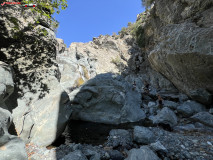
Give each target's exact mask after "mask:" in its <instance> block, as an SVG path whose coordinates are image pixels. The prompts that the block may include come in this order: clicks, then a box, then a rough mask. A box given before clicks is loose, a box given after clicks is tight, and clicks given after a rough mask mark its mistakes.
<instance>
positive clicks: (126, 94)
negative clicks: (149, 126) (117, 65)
mask: <svg viewBox="0 0 213 160" xmlns="http://www.w3.org/2000/svg"><path fill="white" fill-rule="evenodd" d="M69 97H70V99H71V101H72V105H71V108H72V109H73V114H72V117H71V118H72V119H77V120H84V121H91V122H98V123H106V124H120V123H125V122H136V121H139V120H142V119H144V118H145V113H144V112H143V110H142V109H141V108H140V105H141V95H140V93H139V92H137V90H135V89H134V88H133V86H132V85H131V84H129V83H128V82H126V81H125V80H124V79H123V78H122V77H121V76H116V75H114V74H109V73H108V74H100V75H97V76H96V77H95V78H93V79H90V80H89V81H87V82H86V83H85V84H84V85H83V86H82V87H80V88H79V89H76V90H74V91H73V92H72V93H70V94H69Z"/></svg>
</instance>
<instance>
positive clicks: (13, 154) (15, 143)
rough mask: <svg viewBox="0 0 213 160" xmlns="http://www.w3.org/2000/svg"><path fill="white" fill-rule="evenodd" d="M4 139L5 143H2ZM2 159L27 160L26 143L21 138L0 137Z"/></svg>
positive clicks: (0, 155)
mask: <svg viewBox="0 0 213 160" xmlns="http://www.w3.org/2000/svg"><path fill="white" fill-rule="evenodd" d="M2 139H4V143H1V142H2ZM0 159H1V160H13V159H14V160H27V159H28V158H27V153H26V149H25V143H24V142H23V141H22V140H21V139H20V138H18V137H16V136H12V135H5V136H3V137H0Z"/></svg>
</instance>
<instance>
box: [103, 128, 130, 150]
mask: <svg viewBox="0 0 213 160" xmlns="http://www.w3.org/2000/svg"><path fill="white" fill-rule="evenodd" d="M132 141H133V139H132V136H131V133H130V132H129V131H127V130H124V129H113V130H111V131H110V133H109V137H108V140H107V143H106V145H107V146H112V147H113V148H116V147H119V146H122V147H124V148H130V147H131V146H132Z"/></svg>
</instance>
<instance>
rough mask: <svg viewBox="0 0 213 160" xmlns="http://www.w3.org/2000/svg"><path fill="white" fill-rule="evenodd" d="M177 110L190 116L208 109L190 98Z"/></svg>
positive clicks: (185, 115)
mask: <svg viewBox="0 0 213 160" xmlns="http://www.w3.org/2000/svg"><path fill="white" fill-rule="evenodd" d="M177 111H178V112H179V113H180V114H181V115H182V116H184V117H190V116H192V115H193V114H195V113H198V112H202V111H206V109H205V106H204V105H202V104H200V103H197V102H195V101H190V100H188V101H186V102H184V103H183V104H181V105H180V106H178V108H177Z"/></svg>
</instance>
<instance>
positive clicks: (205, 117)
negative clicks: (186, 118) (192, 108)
mask: <svg viewBox="0 0 213 160" xmlns="http://www.w3.org/2000/svg"><path fill="white" fill-rule="evenodd" d="M190 119H191V120H192V121H195V122H200V123H203V124H205V125H206V126H209V127H213V115H212V114H210V113H208V112H199V113H197V114H195V115H193V116H192V117H190Z"/></svg>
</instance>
